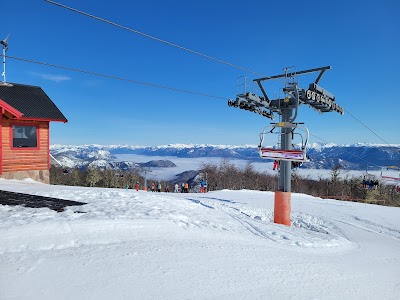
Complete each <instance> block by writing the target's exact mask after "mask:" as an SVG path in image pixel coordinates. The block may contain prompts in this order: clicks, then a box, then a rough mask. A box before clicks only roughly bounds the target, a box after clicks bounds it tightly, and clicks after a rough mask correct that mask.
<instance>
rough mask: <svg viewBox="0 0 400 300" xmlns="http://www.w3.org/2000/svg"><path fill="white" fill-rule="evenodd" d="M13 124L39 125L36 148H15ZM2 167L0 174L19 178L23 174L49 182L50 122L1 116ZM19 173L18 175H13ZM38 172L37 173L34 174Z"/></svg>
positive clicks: (0, 153) (0, 151) (0, 150)
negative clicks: (19, 119) (18, 119)
mask: <svg viewBox="0 0 400 300" xmlns="http://www.w3.org/2000/svg"><path fill="white" fill-rule="evenodd" d="M12 125H27V126H37V127H38V132H37V137H38V145H37V147H36V148H13V147H12ZM0 142H1V149H0V155H1V167H0V176H1V177H4V178H18V179H20V178H21V176H22V177H23V176H24V175H23V174H26V177H31V178H32V177H34V178H32V179H35V180H39V181H43V182H48V173H49V162H50V160H49V122H48V121H42V122H40V121H17V120H11V119H8V118H7V117H5V116H4V115H3V116H2V118H1V138H0ZM13 174H18V176H13ZM32 174H36V175H37V176H36V175H32Z"/></svg>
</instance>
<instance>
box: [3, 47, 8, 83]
mask: <svg viewBox="0 0 400 300" xmlns="http://www.w3.org/2000/svg"><path fill="white" fill-rule="evenodd" d="M2 75H3V82H7V80H6V47H5V46H4V45H3V74H2Z"/></svg>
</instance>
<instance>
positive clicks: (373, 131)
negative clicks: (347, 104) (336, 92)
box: [346, 109, 392, 147]
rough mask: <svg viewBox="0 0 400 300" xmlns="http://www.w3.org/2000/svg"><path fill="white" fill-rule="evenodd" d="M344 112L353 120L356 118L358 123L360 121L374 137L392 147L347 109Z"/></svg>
mask: <svg viewBox="0 0 400 300" xmlns="http://www.w3.org/2000/svg"><path fill="white" fill-rule="evenodd" d="M346 113H348V114H349V115H350V116H351V117H352V118H353V119H354V120H356V121H357V122H358V123H360V124H361V125H362V126H364V127H365V128H367V129H368V130H369V131H370V132H372V133H373V134H374V135H375V136H376V137H378V138H379V139H380V140H381V141H383V142H384V143H385V144H387V145H388V146H389V147H392V145H390V144H389V143H388V142H386V141H385V140H384V139H383V138H381V137H380V136H379V135H378V134H376V133H375V132H374V131H373V130H372V129H371V128H369V127H368V126H367V125H365V124H364V123H363V122H361V121H360V120H359V119H357V118H356V117H355V116H353V115H352V114H351V113H350V112H349V111H348V110H347V109H346Z"/></svg>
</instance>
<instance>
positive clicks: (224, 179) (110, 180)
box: [50, 159, 400, 206]
mask: <svg viewBox="0 0 400 300" xmlns="http://www.w3.org/2000/svg"><path fill="white" fill-rule="evenodd" d="M341 171H342V169H341V167H340V166H336V167H335V168H333V169H332V170H331V174H330V175H331V176H330V178H322V177H320V178H318V180H314V179H311V178H308V177H306V178H305V177H302V176H300V175H299V174H298V173H297V172H296V171H295V170H294V171H293V172H292V192H294V193H304V194H309V195H312V196H315V197H323V198H324V197H325V198H335V199H339V200H349V201H357V202H370V203H377V204H384V205H390V206H400V195H398V194H396V193H395V191H394V186H392V185H382V184H381V185H379V186H377V188H376V189H373V190H372V189H366V188H363V187H362V185H361V180H360V179H358V178H353V177H350V176H344V178H343V176H341V175H342V174H341ZM200 175H201V176H196V180H197V183H196V180H191V181H190V182H192V183H191V190H192V191H197V190H198V189H196V185H200V181H201V180H202V179H207V183H208V190H209V191H214V190H221V189H231V190H240V189H249V190H259V191H275V190H277V185H278V173H276V174H274V175H270V174H267V173H262V172H258V171H256V170H255V169H254V167H253V165H252V164H251V163H248V164H247V165H246V166H245V167H244V168H238V167H236V166H235V165H234V164H233V163H231V162H230V161H229V160H228V159H224V160H222V161H221V163H220V164H205V165H203V166H202V170H201V173H200ZM193 179H194V178H193ZM147 181H148V183H151V182H152V181H154V180H152V179H148V180H147ZM136 182H139V185H140V188H141V189H143V187H144V177H142V176H141V175H140V174H139V173H138V172H137V171H134V170H133V171H120V170H112V169H105V170H100V169H99V168H89V169H87V170H80V169H71V170H69V172H68V173H67V174H66V173H64V170H63V169H62V168H59V167H55V166H52V167H51V168H50V183H51V184H57V185H72V186H88V187H105V188H126V187H127V186H128V187H129V188H134V186H135V184H136ZM161 184H162V186H163V187H165V186H166V185H169V186H170V187H172V186H173V185H174V183H171V182H161Z"/></svg>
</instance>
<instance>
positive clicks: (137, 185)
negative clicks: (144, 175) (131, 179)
mask: <svg viewBox="0 0 400 300" xmlns="http://www.w3.org/2000/svg"><path fill="white" fill-rule="evenodd" d="M135 189H136V192H138V191H139V181H136V185H135Z"/></svg>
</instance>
